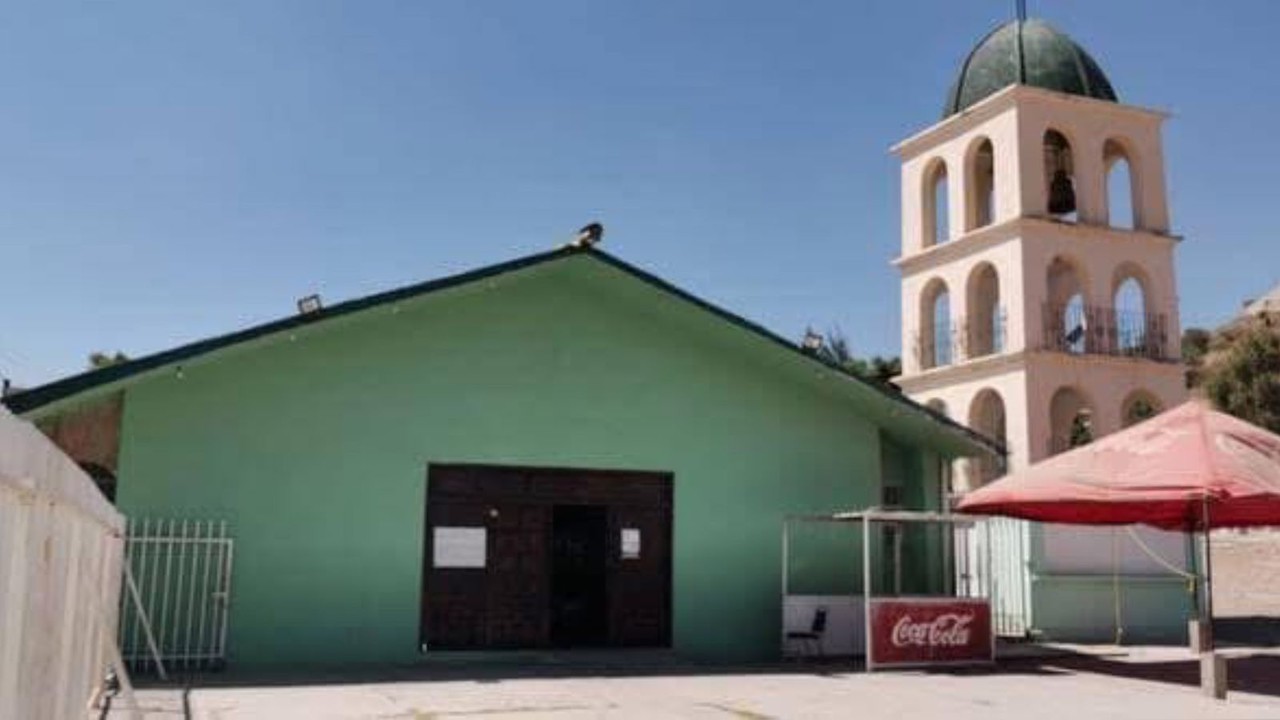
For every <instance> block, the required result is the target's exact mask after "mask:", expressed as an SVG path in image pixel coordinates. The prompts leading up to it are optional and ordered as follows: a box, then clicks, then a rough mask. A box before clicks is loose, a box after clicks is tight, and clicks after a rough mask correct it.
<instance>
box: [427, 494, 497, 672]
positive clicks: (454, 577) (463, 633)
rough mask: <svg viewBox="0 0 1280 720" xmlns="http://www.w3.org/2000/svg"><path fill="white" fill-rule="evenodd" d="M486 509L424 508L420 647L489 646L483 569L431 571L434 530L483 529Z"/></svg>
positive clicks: (469, 506)
mask: <svg viewBox="0 0 1280 720" xmlns="http://www.w3.org/2000/svg"><path fill="white" fill-rule="evenodd" d="M486 515H487V508H485V507H484V506H483V505H480V504H476V503H470V504H468V503H459V502H449V501H444V500H441V501H437V502H431V503H428V504H427V528H426V530H427V532H426V552H425V556H426V557H425V560H424V563H423V565H424V568H425V572H424V577H423V592H424V593H426V594H428V595H429V597H430V598H431V602H424V603H423V604H422V635H423V636H422V643H423V644H425V645H427V646H429V647H431V648H434V649H440V650H460V649H465V648H476V647H484V646H485V645H487V644H488V634H489V620H488V614H487V612H486V610H487V606H488V604H487V603H485V602H476V599H477V598H480V599H482V600H483V598H484V597H485V596H486V594H487V592H488V585H489V582H488V575H487V572H486V571H485V569H484V568H439V567H433V562H432V558H433V556H434V553H435V543H434V533H433V532H432V530H433V528H438V527H443V528H449V527H484V526H485V525H486V523H487V517H486Z"/></svg>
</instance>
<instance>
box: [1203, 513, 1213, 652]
mask: <svg viewBox="0 0 1280 720" xmlns="http://www.w3.org/2000/svg"><path fill="white" fill-rule="evenodd" d="M1201 507H1202V509H1203V520H1204V623H1205V628H1206V629H1207V630H1208V636H1209V642H1208V646H1209V647H1208V648H1207V649H1209V650H1212V649H1213V559H1212V558H1213V552H1212V548H1211V546H1210V544H1209V535H1210V533H1209V530H1210V525H1209V498H1208V496H1205V498H1204V500H1203V504H1202V506H1201Z"/></svg>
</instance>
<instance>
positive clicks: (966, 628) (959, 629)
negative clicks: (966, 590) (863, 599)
mask: <svg viewBox="0 0 1280 720" xmlns="http://www.w3.org/2000/svg"><path fill="white" fill-rule="evenodd" d="M868 605H869V606H870V607H869V610H870V619H869V622H868V623H867V625H868V628H869V630H870V637H869V639H868V642H867V658H866V661H867V668H868V669H871V668H890V667H921V666H928V665H960V664H975V663H989V662H993V661H994V660H995V643H994V640H993V635H992V632H991V603H990V601H988V600H987V599H986V598H951V597H898V598H871V599H870V601H869V603H868Z"/></svg>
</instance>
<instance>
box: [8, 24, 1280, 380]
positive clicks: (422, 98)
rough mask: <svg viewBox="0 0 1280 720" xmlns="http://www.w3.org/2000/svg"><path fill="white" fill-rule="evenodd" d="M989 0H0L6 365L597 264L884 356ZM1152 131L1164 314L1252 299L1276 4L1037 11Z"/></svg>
mask: <svg viewBox="0 0 1280 720" xmlns="http://www.w3.org/2000/svg"><path fill="white" fill-rule="evenodd" d="M1012 6H1013V3H1012V1H1011V0H1010V1H1008V2H1006V1H1004V0H966V1H965V2H955V0H934V1H932V2H929V1H926V0H918V1H916V2H904V1H901V0H898V1H890V0H881V1H877V2H848V0H806V1H805V2H781V1H778V0H775V1H774V2H768V3H765V2H745V1H743V0H697V1H696V2H695V1H692V0H632V1H622V0H573V1H565V0H540V1H538V2H529V1H528V0H509V1H505V2H503V1H499V0H485V1H484V2H476V1H475V0H420V1H417V2H354V1H353V2H345V3H326V2H319V1H317V0H306V1H300V2H242V3H238V2H229V1H227V0H219V1H218V2H212V1H210V2H196V1H195V0H186V1H183V2H173V1H172V0H158V1H156V2H130V3H86V4H83V5H67V4H62V3H39V4H31V5H29V6H26V7H21V6H15V5H10V6H8V7H7V12H6V13H5V22H4V23H3V25H0V89H2V90H3V98H4V103H3V105H2V106H0V168H2V169H3V170H2V171H0V249H2V250H3V253H2V254H0V263H2V265H3V268H4V274H3V280H0V374H3V375H6V376H9V377H11V378H13V379H15V380H16V381H17V382H19V383H20V384H24V385H31V384H35V383H40V382H43V381H47V380H50V379H53V378H55V377H58V376H61V375H64V374H67V373H71V372H75V371H79V370H80V369H82V368H83V366H84V364H85V357H86V356H87V354H88V353H89V352H90V351H92V350H97V349H101V350H123V351H125V352H126V353H129V354H130V355H135V356H136V355H141V354H145V353H148V352H152V351H156V350H160V349H164V348H167V347H170V346H173V345H176V344H179V343H182V342H186V341H190V340H194V339H199V338H201V337H205V336H208V335H212V334H220V333H223V332H227V331H230V330H233V329H237V328H240V327H243V326H245V325H248V324H252V323H256V322H260V321H264V320H269V319H273V318H276V317H279V316H281V315H285V314H288V313H291V312H292V311H293V303H294V300H295V299H296V298H297V297H299V296H302V295H306V294H308V293H311V292H319V293H321V294H322V295H323V296H324V297H325V298H326V300H328V301H329V302H334V301H337V300H340V299H344V298H349V297H353V296H358V295H363V294H367V293H370V292H375V291H378V290H382V289H387V288H390V287H393V286H398V285H402V284H406V283H411V282H415V281H419V280H423V279H427V278H431V277H436V276H439V275H442V274H446V273H451V272H456V271H460V270H465V269H469V268H472V267H475V266H479V265H484V264H489V263H493V262H498V261H502V260H506V259H509V258H511V257H514V256H517V255H523V254H527V253H531V252H538V251H541V250H544V249H547V248H550V247H552V246H554V245H557V244H559V243H561V242H563V241H564V240H566V239H567V238H568V236H569V235H570V234H571V233H572V232H573V231H574V230H575V229H576V228H577V227H579V226H580V225H582V224H584V223H586V222H587V221H589V220H595V219H598V220H600V221H602V222H603V223H604V224H605V226H606V228H607V232H606V237H605V244H604V247H605V249H607V250H609V251H610V252H613V253H615V254H618V255H620V256H621V257H623V258H624V259H626V260H629V261H631V262H634V263H637V264H639V265H641V266H642V267H645V268H646V269H649V270H651V271H654V272H656V273H658V274H659V275H661V276H663V277H665V278H667V279H669V280H671V281H673V282H675V283H676V284H678V285H680V286H682V287H684V288H686V289H688V290H690V291H692V292H694V293H696V294H699V295H701V296H703V297H705V298H707V299H709V300H711V301H713V302H716V303H719V304H722V305H724V306H726V307H728V308H729V309H731V310H734V311H736V312H739V313H741V314H744V315H746V316H748V317H750V318H752V319H754V320H757V321H760V322H762V323H764V324H765V325H767V326H769V327H770V328H772V329H774V330H776V331H778V332H780V333H782V334H784V335H788V336H790V337H798V336H799V335H800V334H801V333H802V331H803V330H804V327H805V326H806V325H807V324H813V325H815V326H818V327H821V328H826V327H831V326H836V325H838V326H840V327H842V328H843V329H844V331H845V332H846V334H847V335H848V336H849V337H850V339H851V340H852V344H853V346H854V349H855V351H857V352H858V353H860V354H871V353H892V354H896V353H897V352H898V342H899V341H898V317H899V308H898V302H899V301H898V279H897V274H896V271H895V270H893V269H892V268H891V267H890V266H889V264H888V262H889V260H890V259H891V258H892V257H893V256H894V255H895V254H896V253H897V249H898V242H899V235H898V175H897V166H896V163H895V161H894V159H893V158H892V157H891V156H890V155H889V154H888V147H889V146H890V145H892V144H893V143H894V142H896V141H897V140H899V139H901V138H903V137H906V136H907V135H909V134H911V133H913V132H915V131H916V130H919V129H921V128H923V127H925V126H927V125H929V124H931V123H933V122H935V121H936V120H937V119H938V114H939V111H940V109H941V106H942V102H943V99H944V96H945V94H946V90H947V86H948V85H949V84H950V82H951V80H952V77H953V75H954V73H955V72H956V69H957V67H958V64H959V62H960V61H961V59H962V58H963V57H964V55H965V53H966V52H967V51H968V50H969V48H970V47H971V46H972V45H973V44H974V42H976V41H977V39H978V38H979V37H980V36H982V35H983V34H984V33H985V32H986V31H988V30H989V29H990V28H992V27H993V26H995V25H996V24H998V23H999V22H1001V21H1003V20H1005V19H1007V18H1008V17H1009V16H1010V15H1011V13H1012ZM1030 6H1031V7H1030V12H1031V14H1032V15H1033V16H1041V17H1045V18H1047V19H1049V20H1050V21H1051V22H1053V23H1054V24H1055V25H1057V26H1058V27H1059V28H1061V29H1063V30H1065V31H1066V32H1068V33H1069V34H1071V35H1072V36H1073V37H1074V38H1075V39H1076V40H1077V41H1079V42H1080V43H1081V44H1083V45H1084V46H1085V47H1086V48H1088V49H1089V50H1090V51H1091V53H1092V54H1093V55H1094V56H1095V57H1096V58H1098V60H1099V61H1100V63H1101V64H1102V66H1103V68H1104V69H1105V70H1106V71H1107V73H1108V75H1109V76H1110V78H1111V80H1112V82H1113V83H1114V84H1115V86H1116V89H1117V91H1118V92H1119V93H1120V95H1121V98H1122V100H1124V101H1126V102H1131V103H1134V104H1139V105H1147V106H1154V107H1159V108H1164V109H1167V110H1170V111H1171V112H1172V113H1173V114H1174V117H1173V119H1172V120H1171V121H1170V123H1169V124H1168V125H1167V128H1166V135H1165V142H1166V151H1167V166H1168V168H1167V169H1168V177H1169V186H1170V191H1171V202H1172V212H1173V221H1174V226H1175V232H1177V233H1179V234H1182V235H1185V236H1186V242H1185V243H1183V245H1182V246H1181V248H1180V249H1179V251H1178V267H1179V290H1180V295H1181V301H1182V313H1183V318H1184V324H1187V325H1205V324H1210V325H1211V324H1214V323H1217V322H1219V321H1221V320H1223V319H1225V318H1226V317H1228V316H1229V315H1230V314H1231V313H1232V312H1233V311H1234V310H1235V309H1236V308H1237V307H1238V306H1239V303H1240V302H1241V300H1243V299H1245V298H1247V297H1250V296H1252V295H1256V294H1258V293H1261V292H1263V291H1264V290H1266V289H1267V288H1269V287H1270V286H1271V285H1272V284H1274V283H1276V282H1280V232H1278V229H1280V220H1278V218H1280V212H1278V211H1277V207H1278V206H1280V143H1277V142H1276V141H1275V135H1276V130H1275V127H1276V117H1277V113H1278V112H1280V93H1278V92H1277V90H1278V89H1280V81H1278V78H1280V54H1278V53H1276V52H1275V50H1274V48H1273V35H1274V30H1275V29H1276V28H1277V27H1280V3H1273V2H1267V1H1266V0H1255V1H1253V2H1245V1H1243V0H1233V2H1231V3H1219V2H1210V1H1208V0H1205V1H1198V0H1197V1H1195V2H1192V1H1187V2H1176V3H1171V2H1155V1H1154V0H1153V1H1151V2H1139V1H1138V0H1131V1H1128V2H1115V1H1114V0H1071V2H1066V1H1065V0H1061V1H1059V2H1048V1H1047V0H1045V1H1042V2H1036V1H1034V0H1033V1H1032V2H1031V3H1030Z"/></svg>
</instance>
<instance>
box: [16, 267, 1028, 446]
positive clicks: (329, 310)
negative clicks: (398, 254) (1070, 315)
mask: <svg viewBox="0 0 1280 720" xmlns="http://www.w3.org/2000/svg"><path fill="white" fill-rule="evenodd" d="M575 256H582V257H588V258H591V259H593V260H596V261H598V262H602V263H605V264H607V265H609V266H612V267H613V268H616V269H618V270H620V271H622V272H623V273H625V274H627V275H630V276H632V277H634V278H636V279H638V280H640V281H642V282H644V283H646V284H648V285H650V286H652V287H654V288H656V289H657V290H659V291H662V292H664V293H667V294H669V295H672V296H674V297H676V298H678V299H679V300H682V301H684V302H687V303H690V304H692V305H694V306H696V307H698V308H700V309H702V310H704V311H706V312H708V313H710V314H711V315H713V316H715V317H716V318H717V319H719V320H721V321H724V322H728V323H730V324H732V325H735V326H737V327H739V328H741V329H742V330H745V331H746V332H748V333H751V334H753V335H755V336H757V337H758V338H759V339H762V340H764V341H766V342H768V343H770V344H772V345H773V346H776V347H777V348H778V349H780V350H782V351H784V352H787V353H790V354H792V355H796V356H799V357H801V358H803V359H804V360H805V361H807V362H810V363H814V364H815V365H817V366H821V367H822V368H825V369H827V370H829V371H831V372H832V373H835V374H836V375H838V376H839V377H841V378H844V379H845V380H847V381H849V382H850V383H851V385H852V387H854V388H856V389H857V390H858V391H859V392H860V393H861V394H864V397H869V398H871V399H873V400H875V401H877V402H878V403H883V406H882V407H883V408H884V409H885V411H886V412H887V413H888V414H890V415H891V416H893V417H899V416H901V415H902V414H903V411H905V412H906V415H907V416H908V418H909V422H910V420H914V421H915V422H914V423H912V424H917V423H918V424H919V425H918V426H917V428H916V429H917V430H924V429H926V428H928V427H930V426H931V427H932V429H933V430H937V431H941V432H943V433H944V434H946V435H949V436H951V437H953V438H955V439H958V440H961V441H962V443H964V444H965V445H967V447H968V449H969V450H970V452H968V453H961V454H975V453H977V452H982V451H985V452H988V453H992V454H997V455H1000V454H1003V453H1004V449H1003V448H1002V447H1001V446H1000V445H999V444H997V443H996V442H995V441H993V440H991V439H990V438H987V437H986V436H984V435H982V434H980V433H977V432H975V431H973V430H970V429H969V428H967V427H964V426H963V425H959V424H957V423H955V422H954V421H952V420H951V419H949V418H947V417H946V416H944V415H942V414H940V413H937V412H935V411H933V410H931V409H929V408H927V407H925V406H923V405H921V404H919V403H916V402H914V401H912V400H911V399H909V398H907V397H906V396H904V395H902V394H901V393H900V392H898V391H897V390H896V389H895V388H892V387H888V386H884V385H880V384H878V383H875V382H872V381H869V380H866V379H864V378H862V377H860V376H858V375H856V374H854V373H852V372H850V371H849V370H846V369H845V368H843V367H840V366H839V365H835V364H833V363H829V362H827V361H825V360H823V359H821V358H819V357H817V356H816V355H814V354H812V353H808V352H805V351H804V350H803V349H802V348H801V347H800V346H798V345H796V344H795V343H793V342H791V341H789V340H787V339H786V338H783V337H782V336H780V335H778V334H776V333H774V332H772V331H770V330H768V329H766V328H764V327H763V326H761V325H758V324H756V323H754V322H751V321H750V320H747V319H746V318H743V317H742V316H740V315H737V314H734V313H732V312H730V311H728V310H725V309H723V308H721V307H718V306H716V305H713V304H711V303H710V302H707V301H706V300H703V299H701V298H699V297H697V296H695V295H693V294H691V293H689V292H686V291H685V290H682V289H680V288H678V287H676V286H675V285H672V284H671V283H669V282H667V281H666V280H663V279H662V278H660V277H658V276H656V275H653V274H651V273H649V272H646V271H645V270H642V269H640V268H638V267H636V266H634V265H631V264H629V263H627V262H624V261H623V260H620V259H618V258H616V257H614V256H613V255H610V254H608V253H606V252H603V251H601V250H596V249H594V248H591V247H572V246H567V247H563V248H560V249H557V250H552V251H549V252H543V253H537V254H534V255H528V256H525V257H521V258H517V259H515V260H510V261H507V262H503V263H498V264H496V265H489V266H487V267H483V268H479V269H477V270H472V271H469V272H464V273H460V274H457V275H451V276H448V277H443V278H439V279H436V280H430V281H427V282H422V283H417V284H414V285H407V286H405V287H401V288H397V289H394V290H389V291H386V292H381V293H375V294H373V295H368V296H365V297H362V298H356V299H353V300H347V301H345V302H341V303H338V304H336V305H333V306H330V307H326V308H323V309H321V310H317V311H315V312H310V313H305V314H298V315H292V316H290V317H286V318H282V319H280V320H274V321H271V322H267V323H263V324H261V325H255V326H253V327H249V328H245V329H243V330H239V331H237V332H233V333H228V334H226V335H219V336H216V337H211V338H207V339H205V340H199V341H196V342H193V343H189V344H187V345H182V346H179V347H176V348H173V349H171V350H165V351H162V352H158V353H154V354H152V355H147V356H144V357H140V358H137V359H134V360H129V361H127V362H123V363H120V364H118V365H110V366H107V367H103V368H99V369H96V370H90V371H87V372H84V373H80V374H78V375H72V376H70V377H66V378H63V379H61V380H56V381H54V382H51V383H48V384H46V385H42V386H39V387H35V388H31V389H29V390H24V391H22V392H18V393H14V394H12V395H9V396H8V397H5V398H3V400H0V402H2V403H3V404H4V405H6V406H8V407H9V409H10V410H12V411H13V412H14V413H17V414H20V415H29V414H36V413H38V411H40V410H42V409H49V408H50V406H52V405H54V404H61V403H62V402H63V401H74V400H77V399H80V398H81V397H84V396H89V395H93V394H97V393H99V392H110V391H115V390H120V389H123V388H125V387H127V386H128V385H130V384H132V383H133V382H136V381H138V380H141V379H142V377H143V376H145V375H147V374H149V373H151V372H153V371H158V370H161V369H163V368H167V367H174V366H179V365H181V364H182V363H184V362H188V361H190V360H194V359H196V358H201V357H204V356H207V355H211V354H214V353H217V352H219V351H222V350H226V349H229V348H232V347H235V346H239V345H242V344H245V343H249V342H251V341H254V340H258V339H263V338H267V337H269V336H272V335H276V334H279V333H285V332H289V331H291V330H296V329H298V328H301V327H303V326H310V325H315V324H317V323H324V322H327V321H330V320H333V319H335V318H339V317H343V316H347V315H352V314H355V313H359V312H362V311H365V310H369V309H372V308H376V307H379V306H383V305H389V304H393V303H396V302H401V301H406V300H410V299H415V298H419V297H422V296H425V295H429V294H431V293H435V292H440V291H443V290H447V289H450V288H455V287H459V286H462V285H467V284H470V283H475V282H478V281H481V280H485V279H489V278H494V277H496V276H499V275H505V274H508V273H514V272H517V271H519V270H523V269H526V268H532V267H534V266H538V265H543V264H547V263H553V262H556V261H559V260H563V259H565V258H569V257H575Z"/></svg>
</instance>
